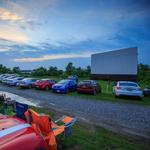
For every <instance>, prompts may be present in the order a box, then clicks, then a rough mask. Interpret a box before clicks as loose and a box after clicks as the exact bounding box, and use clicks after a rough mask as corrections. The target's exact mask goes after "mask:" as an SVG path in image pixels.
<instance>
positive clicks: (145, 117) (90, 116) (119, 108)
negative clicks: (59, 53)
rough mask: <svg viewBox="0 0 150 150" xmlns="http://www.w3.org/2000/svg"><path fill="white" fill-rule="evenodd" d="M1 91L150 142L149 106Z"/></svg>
mask: <svg viewBox="0 0 150 150" xmlns="http://www.w3.org/2000/svg"><path fill="white" fill-rule="evenodd" d="M0 91H6V92H10V93H14V94H17V95H19V96H22V97H24V98H27V99H28V100H30V101H32V102H35V103H38V105H39V106H42V107H49V108H53V109H55V110H57V111H59V112H64V113H68V114H71V115H74V116H76V117H77V118H78V119H81V120H82V121H85V122H88V123H92V124H96V125H100V126H103V127H105V128H107V129H110V130H112V131H116V132H120V133H125V134H130V135H136V136H137V137H142V138H146V139H147V138H148V139H150V107H149V106H141V105H136V104H124V103H113V102H104V101H94V100H90V99H84V98H80V97H73V96H68V95H63V94H57V93H51V92H50V91H40V90H34V89H18V88H16V87H8V86H4V85H0Z"/></svg>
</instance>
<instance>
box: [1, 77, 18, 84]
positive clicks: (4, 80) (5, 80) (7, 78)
mask: <svg viewBox="0 0 150 150" xmlns="http://www.w3.org/2000/svg"><path fill="white" fill-rule="evenodd" d="M14 78H16V76H14V75H12V76H8V77H5V78H3V80H2V83H3V84H7V82H8V81H9V80H10V79H14Z"/></svg>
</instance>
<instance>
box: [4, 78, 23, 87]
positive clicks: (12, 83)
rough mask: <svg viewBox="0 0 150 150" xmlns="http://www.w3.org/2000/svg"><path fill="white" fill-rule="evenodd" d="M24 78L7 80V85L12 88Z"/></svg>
mask: <svg viewBox="0 0 150 150" xmlns="http://www.w3.org/2000/svg"><path fill="white" fill-rule="evenodd" d="M23 79H24V78H23V77H15V78H12V79H9V80H7V84H8V85H12V86H16V85H17V83H18V82H19V81H21V80H23Z"/></svg>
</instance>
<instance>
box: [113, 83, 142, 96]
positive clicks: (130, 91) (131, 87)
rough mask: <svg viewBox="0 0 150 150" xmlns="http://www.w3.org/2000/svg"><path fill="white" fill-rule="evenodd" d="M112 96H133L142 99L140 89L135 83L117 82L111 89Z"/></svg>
mask: <svg viewBox="0 0 150 150" xmlns="http://www.w3.org/2000/svg"><path fill="white" fill-rule="evenodd" d="M113 94H114V95H115V96H116V97H119V96H134V97H139V98H142V96H143V94H142V89H141V88H140V86H139V85H138V84H137V83H136V82H130V81H118V82H117V83H116V85H115V86H114V87H113Z"/></svg>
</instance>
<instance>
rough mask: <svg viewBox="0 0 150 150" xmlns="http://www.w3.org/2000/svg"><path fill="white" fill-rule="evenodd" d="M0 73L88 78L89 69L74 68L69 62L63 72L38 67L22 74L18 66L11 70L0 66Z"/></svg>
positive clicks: (53, 68)
mask: <svg viewBox="0 0 150 150" xmlns="http://www.w3.org/2000/svg"><path fill="white" fill-rule="evenodd" d="M0 73H17V74H21V75H25V76H28V75H31V76H37V77H38V76H63V77H65V76H69V75H77V76H78V77H89V76H90V73H91V67H90V66H87V67H86V68H81V67H75V66H74V65H73V63H72V62H69V63H68V64H67V66H66V68H65V70H60V69H58V68H57V67H53V66H50V67H49V68H48V69H47V68H45V67H39V68H36V69H34V70H33V71H32V72H31V74H29V73H26V72H23V71H22V70H21V69H20V68H19V67H18V66H17V67H13V68H12V69H10V68H7V67H6V66H3V65H2V64H1V65H0Z"/></svg>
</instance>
